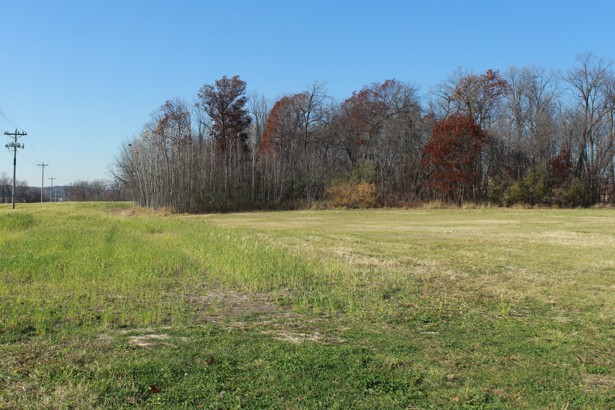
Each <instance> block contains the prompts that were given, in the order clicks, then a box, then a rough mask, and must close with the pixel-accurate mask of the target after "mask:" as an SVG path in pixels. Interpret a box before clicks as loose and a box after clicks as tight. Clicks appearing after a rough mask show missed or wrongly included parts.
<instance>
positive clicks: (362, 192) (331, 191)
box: [327, 181, 378, 208]
mask: <svg viewBox="0 0 615 410" xmlns="http://www.w3.org/2000/svg"><path fill="white" fill-rule="evenodd" d="M327 195H328V196H329V198H330V199H331V202H332V205H333V206H335V207H343V208H373V207H375V206H376V204H377V203H378V201H377V197H376V186H375V185H374V184H373V183H371V182H354V181H348V182H338V183H335V184H333V185H331V186H330V187H329V188H327Z"/></svg>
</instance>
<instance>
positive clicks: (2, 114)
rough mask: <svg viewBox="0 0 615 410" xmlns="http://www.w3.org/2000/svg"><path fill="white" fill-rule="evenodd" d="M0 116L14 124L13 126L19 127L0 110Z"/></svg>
mask: <svg viewBox="0 0 615 410" xmlns="http://www.w3.org/2000/svg"><path fill="white" fill-rule="evenodd" d="M0 116H2V117H4V119H5V120H7V121H8V122H9V124H11V125H12V126H14V127H15V128H21V127H20V126H19V125H17V124H15V123H14V122H13V121H12V120H11V119H10V118H9V117H7V116H6V114H5V113H3V112H2V110H0Z"/></svg>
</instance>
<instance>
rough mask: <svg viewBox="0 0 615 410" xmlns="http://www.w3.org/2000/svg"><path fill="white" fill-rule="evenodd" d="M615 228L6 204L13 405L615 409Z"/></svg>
mask: <svg viewBox="0 0 615 410" xmlns="http://www.w3.org/2000/svg"><path fill="white" fill-rule="evenodd" d="M614 228H615V210H609V209H601V210H599V209H594V210H590V209H583V210H521V209H475V210H427V209H414V210H369V211H305V212H275V213H243V214H220V215H202V216H185V215H166V214H163V213H151V212H145V211H141V210H137V209H133V208H131V207H130V205H129V204H115V203H106V204H45V205H41V204H32V205H21V204H20V205H19V206H18V207H17V209H16V210H11V209H10V208H9V207H8V206H0V408H2V409H4V408H6V409H13V408H84V409H85V408H97V407H98V408H134V407H136V408H153V407H157V408H180V407H184V408H185V407H187V408H366V409H367V408H369V409H372V408H494V409H500V408H510V409H517V408H532V409H533V408H548V409H561V408H569V409H572V408H615V363H614V360H615V348H614V347H613V346H615V229H614Z"/></svg>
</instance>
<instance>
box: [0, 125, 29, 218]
mask: <svg viewBox="0 0 615 410" xmlns="http://www.w3.org/2000/svg"><path fill="white" fill-rule="evenodd" d="M4 135H8V136H9V137H13V138H14V141H13V142H11V143H9V144H6V145H5V147H7V148H13V209H15V183H16V182H17V148H24V145H23V144H21V143H18V142H17V138H19V137H23V136H24V135H28V134H26V133H25V132H18V131H17V130H15V132H8V131H6V132H5V133H4Z"/></svg>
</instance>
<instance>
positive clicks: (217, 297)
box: [189, 290, 288, 322]
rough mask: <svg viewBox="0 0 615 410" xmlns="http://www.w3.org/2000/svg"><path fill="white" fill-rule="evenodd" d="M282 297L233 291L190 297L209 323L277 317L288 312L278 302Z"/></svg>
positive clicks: (196, 308) (218, 291)
mask: <svg viewBox="0 0 615 410" xmlns="http://www.w3.org/2000/svg"><path fill="white" fill-rule="evenodd" d="M280 297H281V295H280V294H279V293H278V294H272V293H250V294H243V293H239V292H236V291H233V290H210V291H209V292H208V293H207V294H206V295H203V296H194V295H191V296H189V299H190V302H191V304H192V305H193V306H194V309H195V310H196V311H199V312H202V313H203V318H204V319H205V320H206V321H208V322H218V321H221V320H224V319H231V318H239V317H242V316H247V315H267V314H271V315H275V314H281V313H284V312H286V311H288V309H287V308H284V307H283V306H280V304H279V303H277V301H278V300H279V299H280Z"/></svg>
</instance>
